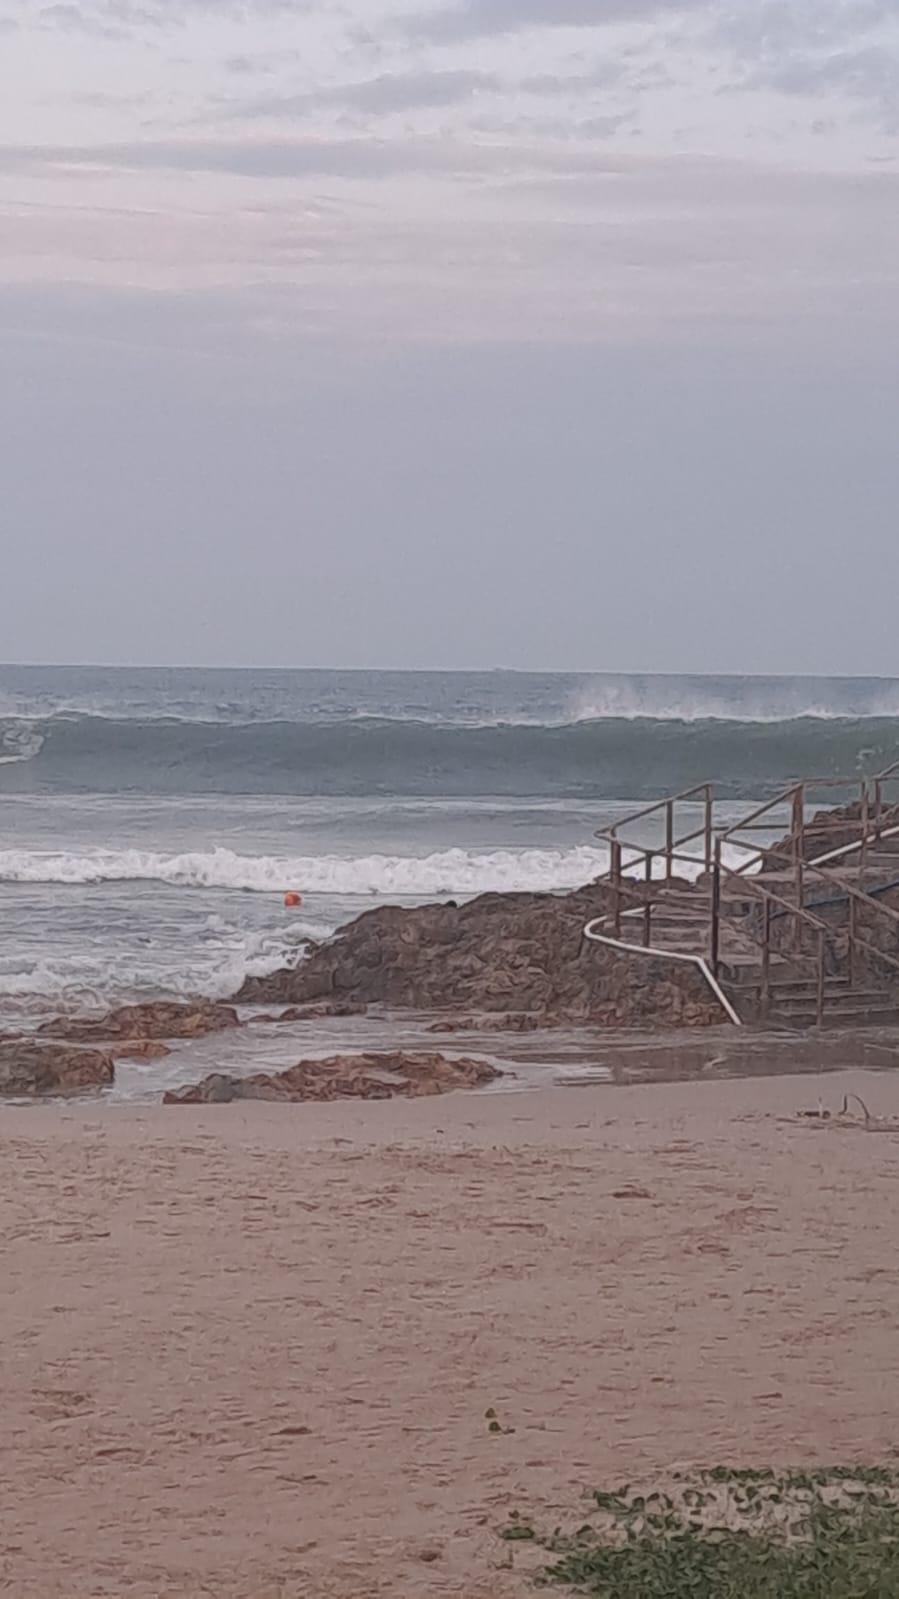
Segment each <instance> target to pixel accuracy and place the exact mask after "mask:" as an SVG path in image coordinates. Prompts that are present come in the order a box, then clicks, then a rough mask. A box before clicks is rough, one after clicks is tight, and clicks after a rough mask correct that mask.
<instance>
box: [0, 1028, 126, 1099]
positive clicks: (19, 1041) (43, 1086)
mask: <svg viewBox="0 0 899 1599" xmlns="http://www.w3.org/2000/svg"><path fill="white" fill-rule="evenodd" d="M114 1078H115V1064H114V1062H113V1058H112V1056H111V1055H110V1054H108V1053H107V1052H106V1051H105V1050H99V1049H79V1048H78V1047H77V1045H74V1044H62V1043H60V1044H40V1043H37V1042H36V1041H35V1040H34V1039H25V1038H13V1039H5V1040H3V1041H2V1042H0V1094H6V1095H12V1096H14V1097H15V1098H17V1099H22V1098H34V1097H37V1096H39V1095H42V1094H80V1093H84V1091H85V1090H86V1089H91V1088H106V1087H108V1085H109V1084H110V1083H111V1082H112V1081H113V1080H114Z"/></svg>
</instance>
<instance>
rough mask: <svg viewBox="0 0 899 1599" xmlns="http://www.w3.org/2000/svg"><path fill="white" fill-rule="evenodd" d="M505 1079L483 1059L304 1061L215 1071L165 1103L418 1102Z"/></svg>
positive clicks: (397, 1056) (406, 1055) (360, 1057)
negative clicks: (252, 1071) (232, 1072)
mask: <svg viewBox="0 0 899 1599" xmlns="http://www.w3.org/2000/svg"><path fill="white" fill-rule="evenodd" d="M500 1075H501V1073H500V1072H498V1071H497V1070H496V1069H495V1067H493V1066H490V1065H488V1064H487V1062H486V1061H482V1060H447V1059H446V1057H445V1056H443V1055H430V1054H409V1053H397V1054H370V1055H333V1056H331V1057H330V1058H329V1059H327V1060H302V1061H300V1062H299V1064H298V1065H296V1066H291V1067H290V1068H289V1070H287V1071H285V1072H274V1073H259V1074H257V1075H256V1076H254V1077H228V1076H225V1075H223V1074H222V1073H219V1072H215V1073H213V1074H212V1075H211V1076H210V1077H206V1078H204V1080H203V1081H202V1082H201V1083H197V1084H195V1085H194V1086H193V1087H190V1088H181V1089H175V1090H172V1091H170V1092H169V1093H167V1094H166V1095H164V1098H163V1104H165V1105H222V1104H230V1103H231V1101H232V1100H235V1099H268V1100H273V1099H274V1100H293V1101H305V1100H317V1101H323V1100H334V1099H397V1098H403V1099H418V1098H422V1097H426V1096H431V1095H435V1094H447V1093H450V1092H451V1091H452V1090H453V1089H459V1088H483V1087H484V1086H485V1085H486V1084H487V1083H492V1082H495V1081H496V1079H497V1078H498V1077H499V1076H500Z"/></svg>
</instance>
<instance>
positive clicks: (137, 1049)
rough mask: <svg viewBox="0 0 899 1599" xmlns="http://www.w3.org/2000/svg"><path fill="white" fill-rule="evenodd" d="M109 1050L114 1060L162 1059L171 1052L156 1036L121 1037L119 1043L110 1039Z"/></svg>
mask: <svg viewBox="0 0 899 1599" xmlns="http://www.w3.org/2000/svg"><path fill="white" fill-rule="evenodd" d="M110 1050H111V1053H112V1054H113V1055H114V1056H115V1058H116V1060H164V1058H165V1056H166V1055H171V1053H172V1052H171V1050H170V1049H169V1047H168V1045H167V1044H163V1043H162V1041H161V1040H160V1039H158V1038H123V1039H122V1042H121V1043H120V1044H117V1043H116V1042H115V1041H114V1040H110Z"/></svg>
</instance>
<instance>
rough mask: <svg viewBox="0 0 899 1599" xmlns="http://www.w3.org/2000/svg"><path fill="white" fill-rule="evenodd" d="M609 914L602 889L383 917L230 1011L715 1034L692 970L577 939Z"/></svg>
mask: <svg viewBox="0 0 899 1599" xmlns="http://www.w3.org/2000/svg"><path fill="white" fill-rule="evenodd" d="M608 908H609V890H608V887H607V885H605V884H602V883H595V884H592V885H591V886H590V887H588V888H584V889H580V890H578V891H577V892H576V893H573V894H564V895H555V894H485V895H482V896H481V897H480V898H479V899H476V900H472V901H471V902H470V903H468V904H467V905H462V906H456V905H426V906H422V907H418V908H415V909H403V908H400V907H398V906H385V907H383V908H382V909H379V910H374V911H368V912H366V914H365V915H363V916H360V917H359V918H358V920H357V921H355V922H351V923H350V924H349V926H348V927H345V928H344V929H343V930H342V932H340V933H339V934H338V935H337V936H336V937H335V938H333V939H331V940H330V941H329V942H328V943H327V944H322V945H318V946H317V947H315V948H314V949H313V950H312V951H311V952H310V954H309V955H308V956H307V958H306V959H305V960H304V961H303V962H302V963H301V964H300V965H299V966H297V967H294V968H291V969H288V970H284V971H281V972H275V973H274V974H273V975H271V976H269V977H262V978H250V979H248V981H247V982H246V983H245V984H244V986H243V988H242V989H241V990H240V993H239V994H238V995H237V1002H238V1003H241V1004H284V1005H308V1004H314V1003H316V1002H320V1001H322V1000H325V1001H328V1002H329V1003H334V1002H335V1001H340V1002H343V1001H346V1000H350V1001H352V1002H353V1003H355V1004H360V1005H385V1006H389V1007H391V1008H393V1009H402V1008H409V1009H414V1010H425V1011H427V1010H430V1011H434V1010H445V1011H447V1012H452V1013H454V1016H458V1015H459V1014H461V1015H463V1016H465V1015H469V1014H472V1013H477V1012H481V1013H484V1014H486V1015H494V1014H497V1013H499V1014H507V1013H513V1012H518V1013H522V1014H528V1015H530V1016H534V1017H539V1018H540V1020H541V1025H578V1024H581V1023H585V1022H593V1023H597V1024H601V1025H608V1026H619V1027H631V1026H651V1027H660V1026H685V1027H701V1026H708V1025H713V1024H716V1023H719V1022H720V1021H721V1020H722V1012H721V1010H720V1009H719V1007H718V1005H717V1004H716V1002H715V1001H714V999H713V997H712V995H711V993H710V991H709V989H708V988H707V986H706V984H705V983H704V982H703V980H702V977H701V976H700V974H699V973H698V971H696V969H695V968H694V967H691V966H683V965H679V964H676V963H675V962H673V961H665V960H657V959H653V958H648V957H645V956H642V955H636V956H634V955H621V954H617V953H616V952H614V951H612V950H610V949H607V948H605V947H603V946H598V945H594V944H589V943H587V942H586V941H585V940H584V938H583V929H584V925H585V923H587V922H588V921H591V920H592V919H594V918H596V917H599V916H602V915H604V914H605V913H606V912H607V910H608Z"/></svg>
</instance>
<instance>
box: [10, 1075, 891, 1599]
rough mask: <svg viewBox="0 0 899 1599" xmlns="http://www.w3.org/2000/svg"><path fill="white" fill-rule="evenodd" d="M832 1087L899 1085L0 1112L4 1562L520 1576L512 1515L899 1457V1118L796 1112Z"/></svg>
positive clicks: (266, 1580)
mask: <svg viewBox="0 0 899 1599" xmlns="http://www.w3.org/2000/svg"><path fill="white" fill-rule="evenodd" d="M844 1092H856V1093H858V1092H860V1093H861V1094H862V1095H863V1097H864V1098H865V1099H866V1101H867V1103H868V1104H869V1106H870V1108H871V1111H872V1114H873V1115H875V1116H884V1117H899V1077H897V1076H896V1075H895V1074H890V1073H885V1072H878V1073H871V1074H866V1073H859V1072H853V1073H851V1074H839V1073H835V1074H833V1075H827V1076H823V1077H814V1076H806V1077H804V1078H803V1079H802V1080H800V1079H799V1078H798V1077H793V1076H774V1077H766V1078H764V1079H763V1080H761V1079H750V1078H746V1079H736V1080H731V1081H720V1082H695V1081H694V1082H681V1083H658V1084H654V1085H653V1086H651V1087H649V1086H645V1085H644V1086H639V1085H638V1086H625V1085H621V1086H618V1088H617V1092H616V1093H615V1094H614V1095H610V1094H608V1093H607V1092H606V1091H605V1090H604V1089H602V1088H595V1087H585V1088H583V1089H582V1090H581V1091H579V1092H577V1093H575V1092H572V1091H571V1090H570V1089H564V1088H554V1089H553V1088H549V1089H538V1090H535V1091H533V1092H531V1093H528V1094H520V1095H515V1094H502V1093H488V1094H480V1095H478V1096H477V1098H475V1097H474V1096H473V1095H470V1094H457V1095H451V1096H448V1097H446V1098H440V1099H424V1100H415V1101H404V1100H393V1101H390V1102H383V1103H381V1102H376V1103H359V1102H352V1101H342V1102H339V1103H335V1104H329V1105H299V1106H295V1107H290V1111H289V1113H285V1111H284V1109H283V1108H282V1107H280V1106H277V1105H266V1104H260V1103H252V1104H247V1103H244V1102H241V1103H238V1104H235V1105H232V1106H222V1107H212V1108H206V1107H198V1108H190V1109H188V1108H183V1109H180V1110H176V1109H163V1108H162V1107H159V1106H155V1105H153V1106H144V1105H141V1106H137V1105H135V1106H127V1105H120V1106H109V1105H106V1106H98V1105H97V1104H85V1103H83V1102H82V1103H75V1102H72V1103H69V1104H67V1105H65V1106H59V1105H50V1104H48V1105H44V1106H42V1107H41V1109H42V1114H40V1115H38V1116H32V1115H29V1116H24V1115H18V1114H16V1108H15V1107H12V1106H10V1107H8V1108H9V1111H10V1114H9V1115H8V1116H7V1117H6V1118H4V1120H3V1121H2V1123H0V1130H2V1133H3V1136H4V1141H5V1147H4V1161H3V1166H2V1169H0V1194H2V1200H3V1206H4V1214H5V1216H6V1218H7V1225H6V1228H5V1231H4V1236H3V1238H2V1239H0V1257H2V1258H0V1266H2V1269H3V1272H4V1277H5V1281H6V1282H7V1284H8V1290H9V1291H8V1292H7V1294H6V1295H5V1296H4V1300H3V1305H2V1309H0V1315H2V1318H3V1324H2V1333H3V1342H4V1348H5V1349H6V1351H7V1368H8V1394H9V1396H10V1397H9V1415H8V1428H9V1437H10V1446H9V1448H8V1451H7V1454H6V1463H5V1467H4V1477H5V1480H4V1482H3V1491H4V1496H5V1499H6V1503H7V1506H8V1517H9V1520H10V1523H11V1525H14V1526H16V1528H17V1540H16V1545H15V1546H8V1547H7V1549H6V1550H5V1551H4V1554H3V1567H2V1569H3V1574H4V1577H5V1579H6V1581H7V1583H8V1584H9V1585H10V1588H11V1591H12V1592H21V1593H23V1594H25V1593H28V1594H40V1596H41V1599H121V1595H123V1594H124V1593H126V1592H127V1593H128V1595H129V1599H199V1596H200V1595H201V1594H203V1593H204V1592H209V1591H212V1592H214V1593H215V1594H216V1596H217V1599H276V1596H277V1599H300V1596H301V1595H302V1599H387V1596H388V1595H389V1596H390V1599H431V1596H434V1599H438V1596H444V1595H447V1596H448V1595H455V1596H457V1599H494V1596H495V1599H525V1595H527V1594H529V1593H531V1592H532V1588H531V1585H530V1581H529V1579H528V1576H527V1571H526V1561H525V1560H524V1557H523V1556H522V1557H521V1560H520V1561H519V1560H518V1558H517V1552H515V1551H513V1557H514V1563H513V1566H512V1567H511V1568H510V1567H508V1565H507V1564H506V1563H505V1562H507V1561H508V1558H509V1549H508V1547H507V1546H505V1545H503V1544H502V1543H501V1542H500V1541H499V1540H498V1538H497V1536H496V1529H497V1528H498V1527H499V1526H500V1525H501V1524H503V1523H504V1521H505V1520H506V1519H507V1517H508V1514H509V1513H510V1512H511V1511H512V1510H521V1511H527V1512H529V1513H531V1514H533V1515H535V1516H538V1517H540V1518H541V1519H542V1520H544V1521H552V1519H553V1517H555V1518H556V1519H558V1520H561V1519H565V1518H567V1517H568V1516H570V1515H572V1514H576V1513H577V1508H578V1505H579V1503H581V1500H582V1496H583V1495H585V1494H587V1493H589V1492H590V1491H591V1490H592V1489H593V1488H596V1487H606V1486H612V1487H614V1486H616V1485H617V1484H618V1483H619V1481H623V1480H627V1479H628V1478H630V1479H631V1480H634V1481H636V1480H640V1479H641V1477H644V1476H646V1475H647V1474H652V1473H658V1472H665V1471H669V1470H670V1469H671V1468H673V1467H675V1466H687V1467H689V1466H698V1467H711V1466H716V1465H720V1464H737V1465H748V1466H749V1465H757V1466H767V1465H776V1464H780V1463H784V1464H790V1465H805V1464H809V1465H811V1464H818V1465H833V1464H835V1463H846V1464H852V1463H871V1462H873V1461H875V1460H880V1459H884V1460H885V1459H887V1458H892V1451H893V1449H894V1447H895V1441H896V1433H897V1423H899V1400H897V1398H896V1395H897V1394H899V1381H897V1379H899V1348H897V1346H896V1340H895V1337H894V1328H895V1323H896V1318H897V1316H899V1286H897V1285H896V1280H895V1273H894V1272H893V1270H892V1259H893V1246H894V1240H895V1233H896V1224H897V1221H899V1198H897V1195H899V1187H897V1181H896V1179H897V1177H899V1135H896V1136H883V1137H877V1136H871V1135H869V1134H866V1133H865V1132H864V1131H862V1130H861V1129H858V1128H852V1129H849V1128H841V1127H833V1126H827V1125H822V1124H820V1123H819V1124H814V1123H808V1122H802V1121H801V1120H797V1119H796V1116H797V1112H799V1111H801V1110H802V1109H807V1108H810V1107H813V1106H815V1105H816V1103H817V1101H818V1099H819V1097H820V1098H821V1099H822V1100H823V1101H824V1103H825V1104H827V1105H828V1106H830V1107H831V1108H833V1109H836V1108H837V1107H838V1105H839V1102H840V1098H841V1096H842V1094H843V1093H844ZM28 1108H29V1109H31V1108H32V1107H28ZM488 1409H493V1410H495V1411H496V1412H497V1415H498V1416H499V1418H500V1421H501V1425H502V1428H503V1430H502V1432H501V1434H500V1435H499V1436H494V1435H492V1434H490V1433H489V1432H488V1429H487V1425H486V1423H485V1419H484V1418H485V1415H486V1412H487V1411H488Z"/></svg>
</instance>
